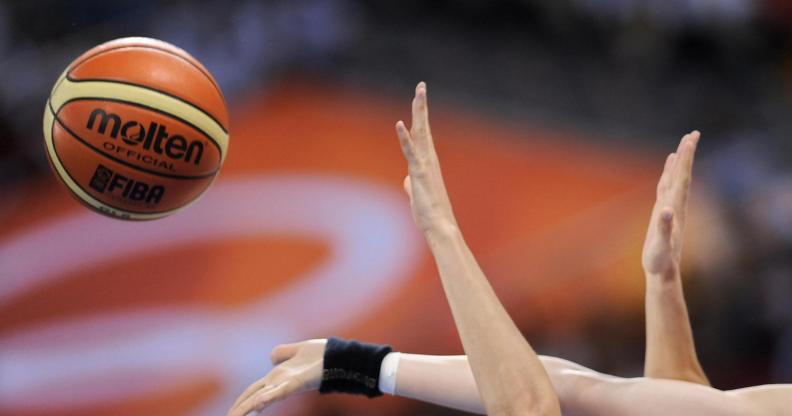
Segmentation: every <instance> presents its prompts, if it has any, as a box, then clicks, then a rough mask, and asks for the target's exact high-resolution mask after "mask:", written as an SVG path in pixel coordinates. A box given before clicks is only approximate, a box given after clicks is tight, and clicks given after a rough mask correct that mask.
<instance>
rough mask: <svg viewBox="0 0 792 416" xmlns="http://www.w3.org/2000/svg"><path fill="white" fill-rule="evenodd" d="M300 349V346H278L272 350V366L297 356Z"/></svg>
mask: <svg viewBox="0 0 792 416" xmlns="http://www.w3.org/2000/svg"><path fill="white" fill-rule="evenodd" d="M299 349H300V344H299V343H298V344H282V345H278V346H277V347H275V348H273V349H272V354H270V360H271V361H272V365H278V364H280V363H282V362H284V361H286V360H288V359H290V358H292V357H294V355H295V354H297V350H299Z"/></svg>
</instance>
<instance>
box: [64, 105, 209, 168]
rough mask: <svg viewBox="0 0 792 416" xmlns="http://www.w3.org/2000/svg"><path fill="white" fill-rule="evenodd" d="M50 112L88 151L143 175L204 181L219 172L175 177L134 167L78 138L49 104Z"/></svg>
mask: <svg viewBox="0 0 792 416" xmlns="http://www.w3.org/2000/svg"><path fill="white" fill-rule="evenodd" d="M50 111H51V112H52V114H53V117H54V118H55V121H57V122H58V124H59V125H60V126H61V128H63V129H64V130H66V132H67V133H69V134H70V135H71V136H72V137H74V138H75V139H76V140H77V141H79V142H80V143H82V144H84V145H85V146H87V147H88V148H89V149H91V150H93V151H94V152H96V153H98V154H100V155H102V156H104V157H107V158H108V159H110V160H113V161H116V162H118V163H120V164H122V165H124V166H126V167H129V168H132V169H134V170H137V171H141V172H145V173H149V174H152V175H156V176H162V177H165V178H170V179H186V180H191V179H192V180H195V179H205V178H208V177H211V176H214V175H215V174H217V171H218V170H219V168H218V169H215V170H214V171H212V172H209V173H202V174H200V175H194V176H186V175H177V174H173V173H162V172H157V171H154V170H151V169H146V168H141V167H139V166H135V165H133V164H131V163H129V162H127V161H125V160H123V159H119V158H117V157H115V156H113V155H111V154H107V153H105V152H103V151H102V150H100V149H97V148H96V147H95V146H94V145H92V144H90V143H88V142H87V141H86V140H85V139H83V138H82V137H80V136H78V135H77V134H76V133H74V132H73V131H71V129H69V128H68V127H66V125H65V124H64V123H63V121H61V119H60V118H59V117H58V115H57V114H55V110H53V108H52V104H50ZM54 145H55V136H54V135H53V147H54ZM56 154H57V152H56ZM58 158H59V159H60V156H58ZM61 164H63V163H62V162H61ZM64 168H65V166H64Z"/></svg>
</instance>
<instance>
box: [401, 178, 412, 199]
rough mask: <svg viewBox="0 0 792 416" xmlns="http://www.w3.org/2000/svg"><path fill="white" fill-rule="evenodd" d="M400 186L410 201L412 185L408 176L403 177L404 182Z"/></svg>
mask: <svg viewBox="0 0 792 416" xmlns="http://www.w3.org/2000/svg"><path fill="white" fill-rule="evenodd" d="M402 186H404V192H406V193H407V196H409V197H410V199H412V183H411V182H410V175H407V176H405V177H404V182H403V183H402Z"/></svg>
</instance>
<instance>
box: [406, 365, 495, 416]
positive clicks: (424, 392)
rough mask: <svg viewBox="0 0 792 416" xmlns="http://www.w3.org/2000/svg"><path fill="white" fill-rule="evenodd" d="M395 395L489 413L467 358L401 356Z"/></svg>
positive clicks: (468, 410)
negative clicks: (486, 410)
mask: <svg viewBox="0 0 792 416" xmlns="http://www.w3.org/2000/svg"><path fill="white" fill-rule="evenodd" d="M395 395H397V396H400V397H408V398H411V399H415V400H420V401H423V402H429V403H434V404H437V405H440V406H445V407H450V408H452V409H457V410H463V411H466V412H471V413H476V414H482V415H483V414H485V413H486V412H485V409H484V404H483V403H482V401H481V398H480V396H479V392H478V389H477V388H476V380H475V379H474V378H473V373H472V371H471V370H470V365H469V364H468V359H467V357H466V356H464V355H454V356H438V355H418V354H400V355H399V364H398V372H397V373H396V391H395Z"/></svg>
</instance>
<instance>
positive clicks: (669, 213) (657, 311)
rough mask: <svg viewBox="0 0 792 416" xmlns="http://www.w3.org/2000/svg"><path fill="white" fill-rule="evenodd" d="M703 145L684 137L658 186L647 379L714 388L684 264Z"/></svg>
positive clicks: (649, 269) (647, 256)
mask: <svg viewBox="0 0 792 416" xmlns="http://www.w3.org/2000/svg"><path fill="white" fill-rule="evenodd" d="M698 140H699V133H698V132H697V131H694V132H692V133H690V134H687V135H685V137H683V138H682V140H681V142H680V143H679V148H678V149H677V151H676V153H672V154H670V155H669V156H668V158H667V159H666V163H665V168H664V169H663V174H662V176H661V177H660V181H659V183H658V185H657V201H656V202H655V205H654V208H653V209H652V216H651V219H650V222H649V229H648V231H647V233H646V242H645V243H644V248H643V268H644V272H645V274H646V361H645V367H644V375H645V376H647V377H654V378H667V379H673V380H682V381H690V382H694V383H699V384H704V385H709V380H708V379H707V376H706V375H705V374H704V370H703V369H702V368H701V364H700V363H699V361H698V356H697V355H696V348H695V345H694V343H693V333H692V330H691V327H690V320H689V318H688V311H687V306H686V304H685V296H684V293H683V291H682V278H681V275H680V261H681V257H682V240H683V236H684V232H685V217H686V211H687V198H688V192H689V188H690V182H691V178H692V169H693V157H694V154H695V151H696V146H697V144H698Z"/></svg>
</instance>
